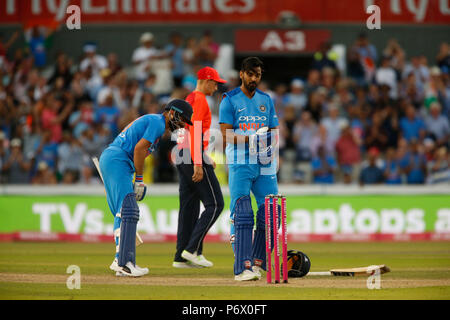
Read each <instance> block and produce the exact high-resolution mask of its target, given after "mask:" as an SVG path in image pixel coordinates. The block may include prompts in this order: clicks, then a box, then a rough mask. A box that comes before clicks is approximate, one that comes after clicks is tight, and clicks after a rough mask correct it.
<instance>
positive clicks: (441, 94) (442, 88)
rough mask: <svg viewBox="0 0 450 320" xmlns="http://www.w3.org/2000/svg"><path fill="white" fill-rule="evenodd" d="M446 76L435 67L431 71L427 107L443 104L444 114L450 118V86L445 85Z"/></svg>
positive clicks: (426, 92) (426, 97)
mask: <svg viewBox="0 0 450 320" xmlns="http://www.w3.org/2000/svg"><path fill="white" fill-rule="evenodd" d="M445 82H446V80H445V74H444V73H443V72H441V70H440V69H439V68H438V67H436V66H434V67H432V68H431V69H430V80H429V81H428V82H427V83H426V84H425V101H424V103H425V106H426V107H429V106H430V104H431V103H432V102H439V103H440V104H441V106H442V107H443V108H442V112H443V114H445V115H446V116H448V117H449V118H450V113H449V111H450V86H448V88H447V87H446V84H445Z"/></svg>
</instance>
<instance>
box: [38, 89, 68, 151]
mask: <svg viewBox="0 0 450 320" xmlns="http://www.w3.org/2000/svg"><path fill="white" fill-rule="evenodd" d="M63 104H64V100H63V99H62V98H57V97H55V95H54V94H53V93H50V94H49V95H48V96H47V98H46V101H45V104H44V109H43V110H42V114H41V119H40V120H41V123H42V128H43V129H44V130H49V132H50V133H51V136H50V140H51V141H52V142H54V143H58V142H60V141H61V138H62V124H61V123H62V121H63V118H62V117H61V116H60V115H59V114H60V110H61V108H62V107H63Z"/></svg>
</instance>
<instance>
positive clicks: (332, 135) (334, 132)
mask: <svg viewBox="0 0 450 320" xmlns="http://www.w3.org/2000/svg"><path fill="white" fill-rule="evenodd" d="M346 123H348V120H347V119H345V118H344V117H340V116H339V107H338V106H337V105H336V104H335V103H331V104H330V105H329V106H328V116H327V117H324V118H322V121H321V122H320V124H321V125H323V126H324V127H325V128H326V130H327V134H328V138H329V139H330V140H331V143H332V145H333V149H334V146H335V144H336V141H337V140H338V139H339V137H340V136H341V128H342V127H343V126H344V124H346Z"/></svg>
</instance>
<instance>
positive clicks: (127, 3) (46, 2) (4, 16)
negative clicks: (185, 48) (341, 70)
mask: <svg viewBox="0 0 450 320" xmlns="http://www.w3.org/2000/svg"><path fill="white" fill-rule="evenodd" d="M373 4H375V5H377V6H379V7H380V9H381V19H382V22H383V23H414V24H448V23H449V21H450V1H449V0H339V1H336V0H316V1H311V0H1V1H0V23H22V24H24V23H29V22H30V20H31V21H32V20H33V19H37V20H42V21H43V20H47V21H48V20H51V19H53V20H56V21H61V20H63V19H64V18H66V15H67V13H66V11H65V9H66V8H67V6H69V5H76V6H79V7H80V10H81V14H82V21H83V23H112V22H114V23H133V22H139V23H161V22H209V23H275V22H277V21H278V19H279V17H280V14H281V13H282V12H286V11H289V12H291V13H294V14H295V15H296V16H297V17H298V18H299V19H300V20H301V21H302V22H306V23H308V22H314V23H318V22H329V23H333V22H351V23H358V22H360V23H361V24H364V23H365V21H366V19H367V13H366V9H367V7H368V6H370V5H373Z"/></svg>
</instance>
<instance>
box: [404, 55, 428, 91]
mask: <svg viewBox="0 0 450 320" xmlns="http://www.w3.org/2000/svg"><path fill="white" fill-rule="evenodd" d="M411 74H414V80H415V86H416V90H417V91H418V92H419V93H421V92H423V91H424V86H425V83H426V82H427V81H428V79H429V77H430V73H429V70H428V68H427V67H426V66H425V65H423V63H421V57H420V56H415V57H412V58H411V62H410V63H408V64H407V65H406V66H405V68H404V69H403V78H406V77H409V76H410V75H411Z"/></svg>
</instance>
